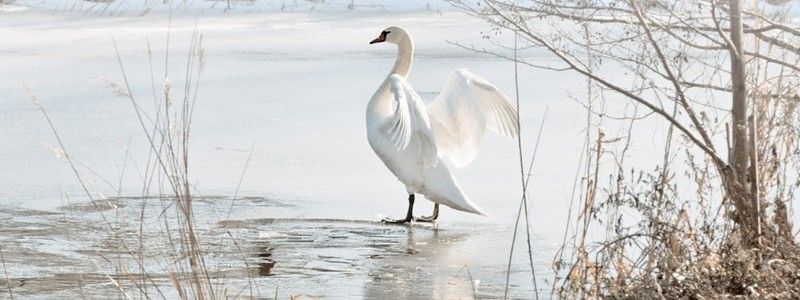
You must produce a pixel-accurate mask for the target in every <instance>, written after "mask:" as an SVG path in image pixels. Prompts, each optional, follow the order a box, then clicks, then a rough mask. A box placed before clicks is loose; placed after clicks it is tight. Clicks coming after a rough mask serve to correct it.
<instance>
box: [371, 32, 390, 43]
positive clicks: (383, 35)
mask: <svg viewBox="0 0 800 300" xmlns="http://www.w3.org/2000/svg"><path fill="white" fill-rule="evenodd" d="M385 41H386V35H385V34H381V36H379V37H378V38H376V39H374V40H372V41H371V42H369V44H370V45H372V44H377V43H383V42H385Z"/></svg>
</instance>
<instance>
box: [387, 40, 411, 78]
mask: <svg viewBox="0 0 800 300" xmlns="http://www.w3.org/2000/svg"><path fill="white" fill-rule="evenodd" d="M397 50H398V51H397V60H395V62H394V67H393V68H392V72H391V73H389V75H391V74H398V75H400V76H403V77H406V78H407V77H408V72H410V71H411V63H412V62H413V61H414V42H413V41H411V37H408V38H406V39H403V41H402V42H400V43H398V44H397Z"/></svg>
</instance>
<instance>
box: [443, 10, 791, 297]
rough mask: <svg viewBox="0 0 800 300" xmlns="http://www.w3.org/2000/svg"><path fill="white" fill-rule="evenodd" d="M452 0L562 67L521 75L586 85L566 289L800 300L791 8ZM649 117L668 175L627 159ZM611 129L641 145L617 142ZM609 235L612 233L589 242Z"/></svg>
mask: <svg viewBox="0 0 800 300" xmlns="http://www.w3.org/2000/svg"><path fill="white" fill-rule="evenodd" d="M451 2H452V3H453V4H454V5H456V6H458V7H460V8H461V9H462V10H464V11H465V12H467V13H468V14H471V15H473V16H475V17H478V18H481V19H484V20H486V21H487V22H488V23H490V24H491V25H492V26H493V27H494V28H495V29H496V31H500V30H501V29H505V30H510V31H512V32H514V34H516V35H518V36H519V37H520V38H521V39H523V40H524V41H525V45H524V46H525V47H535V48H540V49H544V50H545V51H546V52H547V53H549V54H550V55H552V56H553V57H555V58H556V60H557V63H554V64H548V65H542V64H538V63H537V62H535V61H533V60H526V59H525V58H519V59H517V58H514V60H515V61H518V62H519V63H520V64H523V65H527V66H530V67H535V68H543V69H547V70H551V71H554V72H574V73H576V74H578V75H580V76H583V77H584V78H586V79H587V82H586V90H587V95H586V98H585V99H579V100H580V102H581V103H582V105H584V107H586V108H587V123H586V126H587V128H586V132H587V136H586V141H585V153H584V154H583V157H584V158H585V159H586V160H585V161H586V162H585V163H584V164H583V166H582V169H583V171H581V172H580V185H579V187H580V188H579V191H578V193H577V195H578V197H577V199H579V200H580V201H581V203H582V204H581V205H578V206H577V210H578V211H577V212H576V213H575V215H576V220H575V222H574V224H568V225H567V226H568V228H567V230H568V232H569V233H572V234H571V239H567V238H566V236H565V245H564V249H563V251H559V253H558V254H557V256H556V258H555V259H554V271H555V272H556V273H557V274H558V275H557V276H558V278H559V281H558V283H560V284H556V283H554V285H553V290H554V292H558V293H559V295H561V296H564V297H572V296H576V297H588V296H591V297H615V298H616V297H619V298H639V297H648V298H652V297H654V298H676V297H695V298H706V297H712V298H714V297H721V296H750V297H771V298H796V297H799V296H800V289H798V287H797V286H798V285H800V278H798V272H797V271H798V266H800V256H799V255H798V254H800V251H798V247H797V244H796V241H795V239H794V235H793V232H792V229H791V228H792V227H791V224H790V222H789V218H788V210H787V205H786V204H787V203H789V202H790V201H792V200H795V197H796V196H795V193H796V187H797V186H798V174H797V172H796V170H797V169H798V159H800V151H798V148H797V147H798V144H797V141H798V130H800V114H798V113H797V103H798V100H800V96H798V93H800V81H799V80H798V78H800V76H798V75H800V67H798V64H797V63H798V61H800V48H799V47H797V45H800V26H798V24H797V23H796V21H794V19H792V18H791V17H790V16H789V15H788V13H787V10H788V8H787V7H784V6H781V5H783V4H784V3H785V1H778V2H775V1H771V2H769V3H768V2H765V1H745V3H742V1H737V0H731V1H717V0H695V1H664V0H653V1H639V0H630V1H623V0H612V1H585V0H581V1H551V0H534V1H502V0H487V1H483V2H480V3H477V4H475V3H473V2H471V1H460V0H454V1H451ZM486 37H487V38H492V37H491V35H487V36H486ZM465 48H469V49H472V50H475V51H480V52H484V53H489V54H493V55H495V56H498V57H502V58H510V57H511V55H508V54H505V53H503V50H502V49H499V50H485V49H477V48H474V47H465ZM612 68H617V69H620V70H623V72H625V73H626V74H628V76H626V77H625V78H626V79H628V80H624V79H621V78H620V76H614V74H613V73H610V71H608V69H612ZM609 94H613V95H614V97H615V98H617V99H623V101H626V102H628V103H627V104H632V106H628V105H627V104H626V106H625V107H633V109H625V110H624V112H623V115H614V114H612V113H609V112H608V111H606V107H605V104H604V103H605V101H599V99H600V98H601V97H605V95H609ZM617 111H618V110H617ZM644 118H659V119H660V120H662V121H665V122H666V124H667V125H666V126H667V131H666V132H667V134H666V135H665V136H663V142H664V148H663V156H661V155H657V154H656V153H655V152H654V155H653V157H654V158H655V159H654V160H653V165H654V166H655V167H654V168H649V167H647V168H643V167H642V166H636V165H632V164H630V163H627V162H626V161H625V157H626V153H627V152H628V151H630V145H631V144H635V143H636V142H637V141H636V140H635V137H631V135H630V132H631V129H632V128H633V127H634V126H635V125H634V124H636V123H637V122H638V121H639V120H642V119H644ZM612 122H614V123H617V124H618V125H620V126H619V127H621V128H626V129H627V133H626V132H621V133H620V135H619V136H621V138H620V137H617V135H615V134H607V133H605V132H603V131H602V128H603V125H607V124H609V123H612ZM603 161H612V162H613V163H605V165H604V164H603V163H602V162H603ZM604 180H608V184H607V185H603V184H602V183H601V182H602V181H604ZM571 213H572V212H571ZM631 215H633V216H634V217H628V218H627V219H626V218H624V216H631ZM568 222H570V221H568ZM598 225H599V226H603V228H604V229H605V230H604V232H605V236H604V237H600V238H595V239H592V238H589V237H587V232H589V231H595V229H593V228H594V227H597V226H598ZM601 231H602V230H601Z"/></svg>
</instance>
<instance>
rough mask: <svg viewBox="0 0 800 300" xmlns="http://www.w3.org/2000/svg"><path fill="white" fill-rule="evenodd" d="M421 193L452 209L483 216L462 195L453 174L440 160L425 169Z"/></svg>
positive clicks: (470, 201) (474, 205)
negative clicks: (423, 185) (434, 165)
mask: <svg viewBox="0 0 800 300" xmlns="http://www.w3.org/2000/svg"><path fill="white" fill-rule="evenodd" d="M422 194H423V195H425V198H427V199H428V200H431V201H433V202H435V203H439V204H442V205H446V206H448V207H450V208H452V209H455V210H460V211H464V212H468V213H473V214H477V215H481V216H485V214H484V213H483V210H481V208H480V207H478V205H476V204H475V203H473V202H472V200H470V199H469V198H468V197H467V196H466V195H464V192H463V191H462V190H461V187H460V186H458V183H457V182H456V180H455V178H453V174H452V173H450V170H448V169H447V165H445V164H444V162H442V161H441V160H440V161H439V164H437V165H436V167H433V168H428V169H425V187H424V190H423V191H422Z"/></svg>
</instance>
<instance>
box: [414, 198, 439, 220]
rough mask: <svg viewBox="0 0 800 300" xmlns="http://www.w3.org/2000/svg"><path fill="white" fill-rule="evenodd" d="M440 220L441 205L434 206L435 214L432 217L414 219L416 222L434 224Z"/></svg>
mask: <svg viewBox="0 0 800 300" xmlns="http://www.w3.org/2000/svg"><path fill="white" fill-rule="evenodd" d="M438 218H439V203H436V204H434V205H433V214H431V215H430V216H427V217H426V216H422V217H419V218H414V221H417V222H424V223H433V222H436V219H438Z"/></svg>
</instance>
